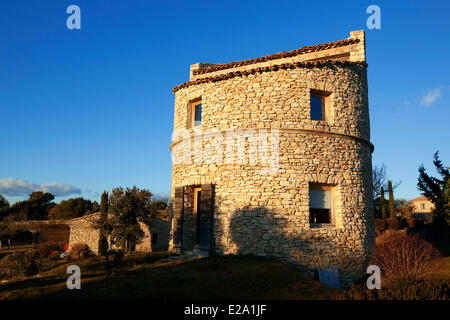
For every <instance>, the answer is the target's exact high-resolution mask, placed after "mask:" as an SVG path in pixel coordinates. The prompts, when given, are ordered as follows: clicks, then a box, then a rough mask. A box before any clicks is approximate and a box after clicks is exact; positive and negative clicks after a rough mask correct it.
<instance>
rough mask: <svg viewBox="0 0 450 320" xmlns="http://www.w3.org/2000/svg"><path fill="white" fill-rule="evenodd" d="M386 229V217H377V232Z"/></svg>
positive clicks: (379, 232)
mask: <svg viewBox="0 0 450 320" xmlns="http://www.w3.org/2000/svg"><path fill="white" fill-rule="evenodd" d="M384 230H386V221H384V219H375V232H376V233H377V234H381V233H382V232H383V231H384Z"/></svg>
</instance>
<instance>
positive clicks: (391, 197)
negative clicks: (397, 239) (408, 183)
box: [388, 180, 395, 218]
mask: <svg viewBox="0 0 450 320" xmlns="http://www.w3.org/2000/svg"><path fill="white" fill-rule="evenodd" d="M388 190H389V214H390V216H391V218H395V205H394V191H393V190H392V181H391V180H388Z"/></svg>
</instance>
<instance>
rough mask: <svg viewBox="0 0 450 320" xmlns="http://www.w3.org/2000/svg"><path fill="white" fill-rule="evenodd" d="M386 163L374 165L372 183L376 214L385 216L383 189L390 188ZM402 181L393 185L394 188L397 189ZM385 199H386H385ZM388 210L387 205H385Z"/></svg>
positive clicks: (380, 216)
mask: <svg viewBox="0 0 450 320" xmlns="http://www.w3.org/2000/svg"><path fill="white" fill-rule="evenodd" d="M386 180H387V174H386V165H385V164H382V165H381V166H374V167H373V169H372V183H373V203H374V208H375V216H376V217H378V218H383V212H382V210H383V204H382V203H381V202H382V200H381V190H382V189H383V191H386V190H388V189H389V187H388V185H387V183H386ZM400 184H401V181H399V182H396V183H394V184H393V185H392V190H395V189H397V187H398V186H400ZM383 201H384V200H383ZM385 210H386V207H385Z"/></svg>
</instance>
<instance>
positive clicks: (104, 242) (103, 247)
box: [98, 191, 108, 256]
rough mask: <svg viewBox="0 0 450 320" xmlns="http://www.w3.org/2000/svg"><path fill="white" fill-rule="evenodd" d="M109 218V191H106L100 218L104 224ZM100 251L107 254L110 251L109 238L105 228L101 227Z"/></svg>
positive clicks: (101, 205) (103, 195) (103, 196)
mask: <svg viewBox="0 0 450 320" xmlns="http://www.w3.org/2000/svg"><path fill="white" fill-rule="evenodd" d="M106 219H108V193H107V192H106V191H104V192H103V194H102V199H101V202H100V220H101V224H104V223H105V222H106ZM98 252H99V253H100V254H101V255H102V256H105V255H106V254H107V252H108V238H107V235H106V231H105V229H104V228H103V227H102V228H100V237H99V239H98Z"/></svg>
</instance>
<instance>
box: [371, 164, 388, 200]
mask: <svg viewBox="0 0 450 320" xmlns="http://www.w3.org/2000/svg"><path fill="white" fill-rule="evenodd" d="M372 183H373V198H374V199H376V198H378V197H379V196H380V195H381V190H382V189H383V186H384V184H385V183H386V165H385V164H384V163H383V164H382V165H381V166H379V167H378V166H374V167H373V169H372Z"/></svg>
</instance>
